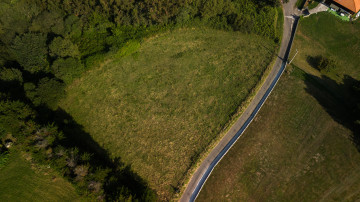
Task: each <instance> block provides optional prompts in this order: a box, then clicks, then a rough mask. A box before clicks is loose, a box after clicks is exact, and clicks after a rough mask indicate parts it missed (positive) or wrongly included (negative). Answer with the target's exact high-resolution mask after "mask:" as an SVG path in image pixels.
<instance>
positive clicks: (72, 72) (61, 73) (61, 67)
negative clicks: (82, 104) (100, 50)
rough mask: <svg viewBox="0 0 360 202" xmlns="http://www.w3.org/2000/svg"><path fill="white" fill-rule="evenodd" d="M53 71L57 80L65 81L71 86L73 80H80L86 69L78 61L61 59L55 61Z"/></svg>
mask: <svg viewBox="0 0 360 202" xmlns="http://www.w3.org/2000/svg"><path fill="white" fill-rule="evenodd" d="M51 71H52V72H53V73H54V75H55V76H56V77H57V78H59V79H61V80H63V81H64V82H65V83H66V84H69V83H71V82H72V81H73V79H75V78H78V77H79V76H80V75H81V73H82V72H84V67H83V65H82V64H81V62H80V60H78V59H75V58H66V59H63V58H59V59H57V60H55V61H54V63H53V65H52V66H51Z"/></svg>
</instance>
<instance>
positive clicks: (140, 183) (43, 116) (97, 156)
mask: <svg viewBox="0 0 360 202" xmlns="http://www.w3.org/2000/svg"><path fill="white" fill-rule="evenodd" d="M38 112H40V116H39V117H40V119H39V122H40V123H42V124H47V123H51V122H53V123H55V124H56V125H57V126H58V127H59V129H60V130H61V131H62V132H63V133H64V136H65V139H64V140H63V142H62V143H61V145H62V146H65V147H68V148H72V147H76V148H79V150H80V151H82V152H88V153H91V154H92V155H93V156H92V159H91V161H90V163H91V167H93V168H95V169H96V168H103V169H104V168H105V169H106V168H107V169H110V172H109V173H108V174H107V176H106V177H105V183H104V186H103V189H104V192H105V199H106V200H107V201H117V200H119V199H121V198H120V197H121V196H127V197H128V196H130V195H131V196H132V197H133V199H139V200H149V199H155V197H156V196H155V193H154V191H153V190H151V189H150V188H149V187H148V184H147V183H146V181H145V180H144V179H142V178H141V177H140V176H139V175H137V174H136V173H135V172H134V171H133V170H132V169H131V166H130V165H125V164H124V163H123V162H122V161H121V159H120V158H119V157H117V158H111V157H110V154H109V153H108V152H107V151H106V150H105V149H104V148H102V147H101V146H100V145H99V144H98V143H97V142H96V141H94V140H93V138H92V137H91V136H90V134H89V133H87V132H86V131H85V130H84V128H83V126H82V125H80V124H78V123H77V122H76V121H75V120H74V119H73V118H72V116H71V115H70V114H68V113H67V112H66V111H65V110H63V109H61V108H58V109H57V110H55V111H53V110H51V109H49V108H47V107H45V106H42V107H41V108H40V109H39V110H38Z"/></svg>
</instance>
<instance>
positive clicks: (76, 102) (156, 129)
mask: <svg viewBox="0 0 360 202" xmlns="http://www.w3.org/2000/svg"><path fill="white" fill-rule="evenodd" d="M275 46H276V45H275V44H274V42H272V41H271V40H267V39H264V38H263V37H259V36H256V35H246V34H241V33H238V32H225V31H220V30H213V29H208V28H201V29H196V28H186V29H176V30H174V31H171V32H167V33H162V34H158V35H156V36H153V37H151V38H148V39H146V40H145V41H143V42H142V43H141V45H140V46H139V47H138V49H134V47H135V48H136V45H135V46H134V47H132V49H134V50H131V51H128V52H130V53H129V54H124V53H126V52H127V51H126V50H123V53H121V54H119V55H126V56H123V57H109V58H108V59H105V61H104V62H103V63H101V64H100V65H99V66H98V67H96V68H93V69H91V70H90V71H88V72H86V73H84V74H83V76H82V77H81V78H80V79H78V80H75V81H74V82H73V83H72V84H71V85H70V86H68V87H67V89H66V92H67V97H66V99H63V100H62V101H61V103H60V106H61V107H62V108H63V109H65V110H66V111H67V112H68V113H69V114H71V116H72V117H74V119H75V120H76V121H77V122H78V123H79V124H81V125H83V126H84V129H85V131H86V132H88V133H89V134H90V135H91V137H92V138H93V139H94V140H95V141H97V142H98V143H99V144H100V145H101V146H103V147H104V148H105V149H106V150H108V151H109V152H110V154H111V156H112V157H120V158H121V160H122V161H123V162H124V163H126V164H129V165H131V167H132V169H133V170H134V171H135V172H136V173H137V174H139V175H140V176H141V177H143V178H144V179H145V180H146V181H148V182H149V184H150V187H151V188H153V189H155V190H156V191H157V193H158V195H159V196H160V199H164V200H169V199H170V198H171V197H172V196H173V194H174V193H176V192H177V190H178V189H179V188H180V187H181V186H182V183H184V180H185V179H184V178H185V176H186V175H187V174H188V172H189V169H191V167H192V166H193V164H194V162H196V160H197V159H198V156H199V155H200V154H201V153H202V152H203V151H204V150H205V149H206V148H207V146H208V145H209V144H210V143H211V142H212V141H213V140H214V139H215V138H217V137H218V136H219V134H220V133H221V131H222V130H223V129H224V127H225V125H226V124H227V123H228V122H229V121H230V120H231V119H232V117H233V116H234V115H235V114H236V113H238V112H239V110H240V108H241V107H243V104H244V101H245V100H246V99H247V98H248V97H249V96H250V95H251V93H253V91H254V88H255V87H256V85H257V84H258V83H259V80H260V79H261V77H262V76H263V74H264V72H265V70H266V69H267V67H268V66H269V65H270V63H271V61H272V60H273V53H274V51H275Z"/></svg>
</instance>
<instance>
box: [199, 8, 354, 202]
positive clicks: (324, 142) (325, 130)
mask: <svg viewBox="0 0 360 202" xmlns="http://www.w3.org/2000/svg"><path fill="white" fill-rule="evenodd" d="M359 31H360V27H359V24H358V23H357V24H350V23H346V22H341V21H340V20H339V19H337V18H335V17H334V16H332V15H329V14H328V13H322V14H318V15H314V16H311V17H309V18H307V19H303V20H302V21H301V22H300V27H299V29H298V33H297V36H296V38H295V43H294V46H293V50H295V49H298V51H299V54H298V56H296V59H295V60H294V62H293V64H294V66H289V67H288V71H287V73H285V74H284V75H283V77H282V78H281V80H280V82H279V83H278V85H277V87H276V88H275V90H274V91H273V93H272V94H271V96H270V97H269V99H268V100H267V102H266V103H265V105H264V106H263V108H262V109H261V111H260V113H259V114H258V116H257V117H256V119H255V121H254V122H253V123H252V124H251V125H250V127H249V128H248V129H247V131H246V132H245V134H244V135H243V136H242V138H240V139H239V141H238V142H237V143H236V144H235V146H234V147H233V148H232V149H231V150H230V151H229V153H228V154H227V155H226V156H225V157H224V159H223V160H222V161H221V162H220V163H219V165H218V166H217V167H216V168H215V170H214V172H213V173H212V175H211V176H210V178H209V179H208V181H207V183H206V184H205V186H204V188H203V189H202V191H201V193H200V195H199V198H198V201H224V200H232V201H339V200H340V201H355V200H357V199H359V198H360V153H359V150H358V149H357V147H356V145H355V144H354V142H353V141H352V140H351V137H352V136H353V135H356V134H355V132H354V131H352V130H351V128H349V127H348V124H344V123H343V121H342V120H341V119H339V117H340V116H338V117H337V116H336V115H335V113H336V111H338V110H340V111H341V110H342V109H345V108H346V107H344V106H343V105H344V103H347V101H348V100H347V99H348V97H349V96H351V95H350V93H349V91H348V86H346V84H344V83H345V82H344V80H346V78H347V77H346V75H350V76H351V77H353V78H354V79H356V80H359V79H360V75H359V72H360V68H359V62H360V61H359V60H360V57H359V51H358V50H359V48H360V36H359V35H358V33H359ZM293 54H294V53H293ZM316 55H326V56H331V57H335V58H336V60H337V61H338V62H339V63H340V64H341V65H339V66H338V67H337V68H336V69H333V70H331V71H330V72H319V71H318V70H316V69H315V68H313V67H311V65H309V64H308V61H307V58H308V56H316ZM296 66H297V67H296ZM298 67H299V68H298ZM345 112H346V111H345Z"/></svg>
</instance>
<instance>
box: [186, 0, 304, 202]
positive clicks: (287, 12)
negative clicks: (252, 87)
mask: <svg viewBox="0 0 360 202" xmlns="http://www.w3.org/2000/svg"><path fill="white" fill-rule="evenodd" d="M295 3H296V0H289V2H288V3H285V4H283V11H284V26H283V28H284V30H283V38H282V41H281V46H280V50H279V55H278V57H277V59H276V61H275V64H274V67H273V68H272V70H271V72H270V74H269V75H268V77H267V79H266V81H265V82H264V84H263V85H262V86H261V88H260V90H259V91H258V92H257V94H256V95H255V97H254V99H253V100H252V101H251V103H250V105H249V106H248V108H247V109H246V110H245V112H244V113H243V114H242V115H241V116H240V118H239V119H238V120H237V121H236V123H235V124H234V125H233V126H232V127H231V129H230V130H229V131H228V132H227V134H226V135H225V136H224V137H223V139H221V140H220V142H219V143H218V145H217V146H216V147H215V148H214V149H213V150H212V151H211V153H210V154H209V155H208V156H207V157H206V159H205V160H204V161H203V162H202V163H201V165H200V166H199V167H198V169H197V170H196V171H195V173H194V175H193V176H192V178H191V179H190V182H189V183H188V184H187V187H186V189H185V191H184V193H183V194H182V196H181V199H180V201H181V202H187V201H191V202H193V201H195V199H196V197H197V196H198V194H199V192H200V191H201V189H202V187H203V185H204V184H205V182H206V180H207V179H208V177H209V176H210V174H211V172H212V171H213V169H214V168H215V166H216V165H217V164H218V163H219V162H220V160H221V159H222V158H223V157H224V156H225V154H226V153H227V152H228V151H229V149H230V148H231V147H232V146H233V145H234V144H235V142H236V141H237V140H238V138H239V137H240V136H241V135H242V134H243V132H244V131H245V130H246V128H247V127H248V126H249V124H250V123H251V122H252V120H253V119H254V117H255V116H256V114H257V113H258V112H259V110H260V108H261V107H262V105H263V104H264V103H265V101H266V99H267V98H268V96H269V95H270V93H271V91H272V90H273V89H274V87H275V85H276V83H277V82H278V81H279V79H280V77H281V75H282V73H283V72H284V70H285V67H286V65H287V61H288V57H289V53H290V50H291V46H292V42H293V39H294V36H295V32H296V28H297V24H298V20H299V17H298V16H299V15H300V11H298V10H296V9H295Z"/></svg>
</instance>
